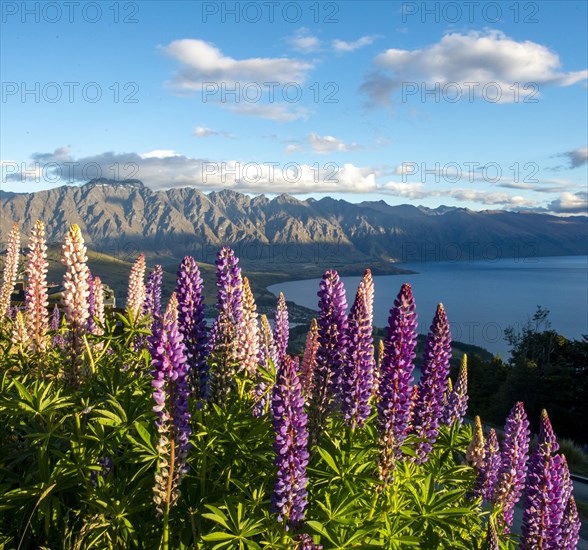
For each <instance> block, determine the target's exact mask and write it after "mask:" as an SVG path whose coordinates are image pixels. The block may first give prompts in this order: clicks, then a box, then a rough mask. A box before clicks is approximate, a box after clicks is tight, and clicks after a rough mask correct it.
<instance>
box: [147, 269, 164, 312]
mask: <svg viewBox="0 0 588 550" xmlns="http://www.w3.org/2000/svg"><path fill="white" fill-rule="evenodd" d="M162 283H163V268H162V267H161V265H159V264H157V265H156V266H155V267H154V268H153V271H151V273H149V276H148V277H147V284H146V285H145V301H144V302H143V315H150V316H151V317H152V318H153V319H154V320H155V318H156V317H158V316H159V315H161V285H162Z"/></svg>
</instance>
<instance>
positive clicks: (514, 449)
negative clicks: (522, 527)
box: [493, 401, 529, 529]
mask: <svg viewBox="0 0 588 550" xmlns="http://www.w3.org/2000/svg"><path fill="white" fill-rule="evenodd" d="M528 454H529V420H528V419H527V413H526V412H525V409H524V407H523V403H522V402H521V401H519V402H517V403H516V404H515V405H514V407H513V408H512V410H511V411H510V413H509V415H508V417H507V419H506V424H505V427H504V441H503V445H502V452H501V454H500V470H499V471H498V479H497V481H496V489H495V493H494V498H493V502H494V504H496V505H497V506H500V507H501V508H502V514H503V519H504V524H505V528H506V529H510V527H511V526H512V521H513V513H514V507H515V504H516V503H517V502H518V501H519V499H520V498H521V495H522V494H523V490H524V488H525V479H526V476H527V459H528Z"/></svg>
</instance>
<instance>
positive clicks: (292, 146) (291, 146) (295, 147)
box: [284, 143, 303, 155]
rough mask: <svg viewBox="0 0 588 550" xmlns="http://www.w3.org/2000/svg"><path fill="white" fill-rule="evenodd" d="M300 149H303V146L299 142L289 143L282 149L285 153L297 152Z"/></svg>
mask: <svg viewBox="0 0 588 550" xmlns="http://www.w3.org/2000/svg"><path fill="white" fill-rule="evenodd" d="M302 149H303V147H302V145H301V144H300V143H290V144H289V145H287V146H286V148H285V149H284V153H286V155H290V154H292V153H297V152H299V151H302Z"/></svg>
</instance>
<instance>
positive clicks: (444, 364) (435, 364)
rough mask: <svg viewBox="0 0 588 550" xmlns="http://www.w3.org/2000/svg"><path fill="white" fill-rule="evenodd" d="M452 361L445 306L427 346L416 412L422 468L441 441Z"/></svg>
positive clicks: (440, 309) (417, 449)
mask: <svg viewBox="0 0 588 550" xmlns="http://www.w3.org/2000/svg"><path fill="white" fill-rule="evenodd" d="M450 360H451V333H450V331H449V323H448V322H447V315H446V314H445V308H444V307H443V304H439V305H438V306H437V311H436V312H435V317H434V318H433V323H432V325H431V331H430V332H429V334H428V336H427V341H426V344H425V351H424V360H423V366H422V369H421V373H422V375H421V379H420V381H419V384H418V393H417V400H416V403H415V406H414V411H413V420H412V427H413V432H414V434H415V435H416V436H417V437H419V438H423V441H419V442H418V443H416V445H415V452H416V457H415V459H414V460H415V462H417V463H418V464H422V463H423V462H425V461H426V460H427V457H428V455H429V453H430V452H431V449H432V448H433V445H434V443H435V441H437V435H438V433H439V419H440V417H441V414H442V413H443V394H444V393H445V390H446V389H447V377H448V375H449V361H450Z"/></svg>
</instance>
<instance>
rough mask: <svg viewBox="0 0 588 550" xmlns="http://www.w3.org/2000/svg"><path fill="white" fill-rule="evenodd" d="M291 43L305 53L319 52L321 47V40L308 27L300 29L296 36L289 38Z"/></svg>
mask: <svg viewBox="0 0 588 550" xmlns="http://www.w3.org/2000/svg"><path fill="white" fill-rule="evenodd" d="M288 42H289V43H290V45H291V46H292V47H293V48H294V49H295V50H298V51H300V52H303V53H312V52H317V51H319V50H320V49H321V41H320V40H319V39H318V38H317V37H316V36H313V35H312V34H311V33H310V30H309V29H307V28H306V27H302V28H300V29H298V30H297V31H296V32H295V33H294V36H292V37H290V38H289V39H288Z"/></svg>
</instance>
